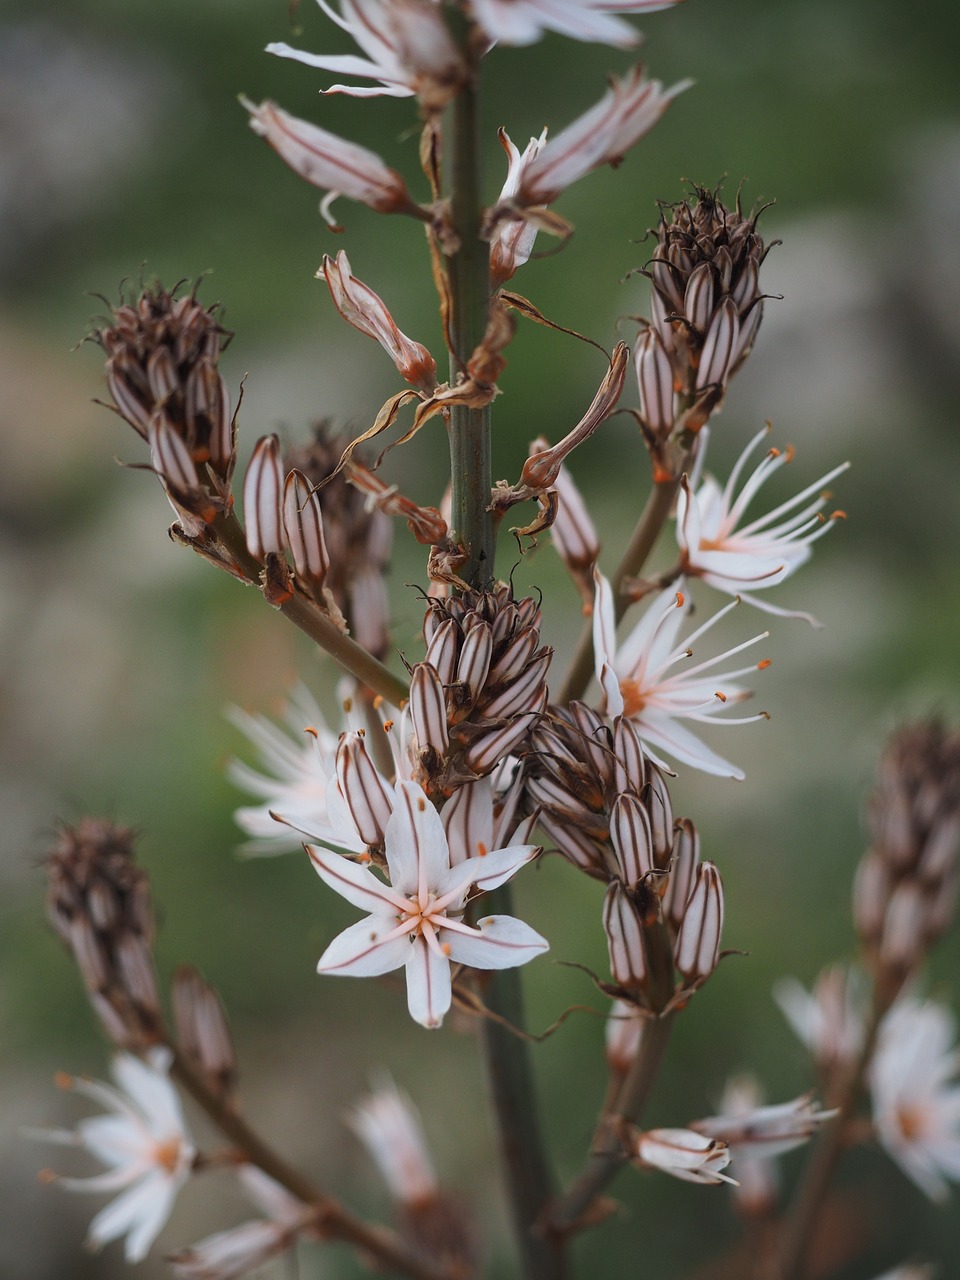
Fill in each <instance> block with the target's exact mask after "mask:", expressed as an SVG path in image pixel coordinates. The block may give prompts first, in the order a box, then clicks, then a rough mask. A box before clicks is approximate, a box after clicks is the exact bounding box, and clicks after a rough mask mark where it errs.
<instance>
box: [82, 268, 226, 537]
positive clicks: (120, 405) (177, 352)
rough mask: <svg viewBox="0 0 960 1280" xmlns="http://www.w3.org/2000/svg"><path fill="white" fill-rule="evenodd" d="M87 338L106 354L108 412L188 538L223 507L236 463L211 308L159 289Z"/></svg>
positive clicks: (222, 334) (220, 340) (219, 330)
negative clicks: (146, 458) (138, 440)
mask: <svg viewBox="0 0 960 1280" xmlns="http://www.w3.org/2000/svg"><path fill="white" fill-rule="evenodd" d="M111 320H112V323H111V324H109V325H108V326H107V327H105V328H102V329H98V330H97V331H96V332H95V333H94V334H93V335H92V336H93V338H94V340H95V341H96V342H98V343H99V344H100V346H101V347H102V348H103V350H104V351H105V352H106V356H107V362H106V372H107V386H108V388H109V390H110V395H111V397H112V399H113V402H114V406H115V408H116V410H117V412H118V413H119V414H120V416H121V417H122V418H124V419H125V420H126V421H127V422H128V423H129V424H130V425H131V426H132V427H133V428H134V430H135V431H136V432H137V433H138V434H139V435H140V436H142V437H143V439H144V440H146V441H147V443H148V444H149V446H150V456H151V461H152V465H153V468H154V470H155V471H156V473H157V475H158V476H159V478H160V481H161V483H162V484H163V486H164V489H165V490H166V493H167V496H168V498H169V499H170V502H171V505H172V506H173V508H174V510H175V511H176V512H177V515H178V517H179V521H180V524H181V525H182V527H183V529H184V530H185V531H186V533H187V535H188V536H190V537H191V538H196V537H200V536H201V535H202V534H203V531H204V528H205V526H206V525H208V524H210V523H211V522H212V521H213V520H214V519H215V518H216V516H217V514H218V513H220V512H222V511H224V510H226V509H227V507H228V506H229V501H230V478H231V476H232V474H233V468H234V465H235V463H236V441H235V425H234V420H233V418H232V417H231V414H230V397H229V394H228V392H227V388H226V384H225V383H224V380H223V378H222V377H221V375H220V373H219V371H218V367H217V366H218V361H219V359H220V354H221V352H222V351H223V348H224V346H225V345H226V342H227V341H228V339H229V336H230V335H229V334H228V332H227V331H226V330H225V329H224V328H223V326H222V324H221V323H220V316H219V313H218V308H217V307H216V306H214V307H210V308H206V307H203V306H201V305H200V303H199V302H198V301H197V298H196V293H195V292H192V293H189V294H186V295H184V296H183V297H177V296H176V290H175V289H174V290H173V291H172V292H168V291H167V290H166V289H164V288H163V287H162V286H161V285H159V284H154V285H150V286H148V287H147V288H146V289H144V290H143V291H142V292H141V294H140V296H139V297H138V298H137V299H136V301H134V302H130V303H123V304H122V305H121V306H119V307H116V308H115V309H114V310H113V315H112V317H111Z"/></svg>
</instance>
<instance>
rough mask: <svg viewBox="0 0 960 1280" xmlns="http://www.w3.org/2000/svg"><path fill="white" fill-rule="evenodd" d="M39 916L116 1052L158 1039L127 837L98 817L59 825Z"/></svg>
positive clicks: (149, 946)
mask: <svg viewBox="0 0 960 1280" xmlns="http://www.w3.org/2000/svg"><path fill="white" fill-rule="evenodd" d="M47 872H48V889H47V914H48V916H49V918H50V922H51V923H52V925H53V927H54V929H55V930H56V932H57V933H58V934H59V935H60V937H61V938H62V939H63V941H64V942H66V943H67V945H68V946H69V947H70V949H71V950H72V951H73V955H74V958H75V960H76V962H77V967H78V968H79V970H80V975H81V977H82V978H83V982H84V986H85V987H86V989H87V993H88V995H89V997H90V1002H91V1004H92V1005H93V1008H94V1010H95V1011H96V1014H97V1016H98V1017H99V1019H100V1021H101V1023H102V1024H103V1028H104V1030H105V1031H106V1033H107V1035H108V1036H109V1037H110V1039H111V1040H113V1041H114V1043H115V1044H117V1045H120V1046H121V1047H124V1048H135V1049H142V1048H144V1047H145V1046H147V1045H150V1044H153V1043H156V1042H157V1041H159V1040H160V1039H162V1038H163V1037H162V1028H163V1015H162V1012H161V1007H160V995H159V992H158V990H157V979H156V971H155V969H154V962H153V938H154V917H153V904H152V900H151V895H150V884H149V881H148V879H147V875H146V873H145V872H144V871H143V869H142V868H141V867H139V866H137V864H136V863H135V862H134V857H133V832H132V831H131V830H130V828H129V827H120V826H115V825H114V824H113V823H111V822H108V821H107V820H106V819H101V818H84V819H82V820H81V821H80V822H79V823H78V824H77V825H76V826H75V827H64V828H63V829H62V830H61V832H60V834H59V837H58V839H57V843H56V844H55V845H54V847H53V849H51V851H50V854H49V856H48V858H47Z"/></svg>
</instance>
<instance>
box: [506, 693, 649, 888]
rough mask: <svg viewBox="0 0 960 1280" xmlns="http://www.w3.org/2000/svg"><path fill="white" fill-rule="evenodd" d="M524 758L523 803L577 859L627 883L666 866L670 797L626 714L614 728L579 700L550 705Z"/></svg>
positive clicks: (588, 869) (596, 871)
mask: <svg viewBox="0 0 960 1280" xmlns="http://www.w3.org/2000/svg"><path fill="white" fill-rule="evenodd" d="M525 760H526V764H527V770H528V776H527V784H526V802H525V803H526V806H527V808H528V809H532V808H534V807H537V808H539V809H540V825H541V826H542V827H543V829H544V831H546V832H547V834H548V835H549V836H550V838H551V839H552V840H553V841H554V843H555V844H556V846H557V848H558V849H559V850H560V852H561V853H562V854H564V855H565V856H566V857H567V858H569V859H570V861H571V862H572V863H574V865H575V866H578V867H580V868H581V869H582V870H583V871H586V872H587V874H588V875H592V876H595V877H596V878H597V879H600V880H604V881H607V880H611V879H618V880H622V881H623V882H624V883H625V884H628V885H630V886H633V885H635V884H636V883H637V882H638V881H639V880H640V879H641V878H642V876H643V875H645V874H646V873H647V872H649V871H652V870H657V871H665V870H666V869H667V868H668V867H669V865H670V854H671V849H672V846H673V838H674V837H673V825H674V824H673V810H672V808H671V805H670V796H669V794H668V792H667V786H666V782H665V781H664V778H663V774H662V773H661V772H660V770H659V769H658V768H657V767H656V765H654V764H652V763H651V762H650V761H649V760H648V759H647V757H646V754H645V753H644V750H643V746H642V744H641V742H640V739H639V737H638V735H637V732H636V729H635V728H634V726H633V724H632V722H631V721H630V720H629V719H627V718H625V717H623V716H618V717H617V718H616V719H615V720H614V722H613V726H612V727H611V726H610V725H608V724H607V723H606V722H605V721H604V719H603V718H602V717H601V716H599V715H598V714H597V713H596V712H595V711H593V710H591V709H590V708H589V707H588V706H586V705H585V704H584V703H582V702H572V703H571V704H570V706H569V708H564V707H550V709H549V712H548V714H547V715H546V716H544V718H543V719H542V720H541V722H540V724H539V725H538V726H537V728H536V729H535V730H534V732H533V735H532V738H531V742H530V750H529V753H528V754H527V755H526V757H525Z"/></svg>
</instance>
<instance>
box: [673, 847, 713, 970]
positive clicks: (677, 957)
mask: <svg viewBox="0 0 960 1280" xmlns="http://www.w3.org/2000/svg"><path fill="white" fill-rule="evenodd" d="M722 931H723V885H722V883H721V881H720V872H719V871H718V870H717V868H716V867H715V866H714V865H713V863H712V862H701V864H700V866H699V867H698V868H697V874H696V879H695V880H694V885H693V889H692V891H691V893H690V897H689V898H688V899H687V905H686V907H685V909H684V913H683V921H682V922H681V925H680V932H679V933H678V934H677V941H676V946H675V948H674V963H675V964H676V966H677V968H678V969H679V971H680V972H681V973H682V974H683V976H684V978H686V980H687V986H689V987H697V986H699V985H700V984H701V983H702V982H705V981H706V979H707V978H709V976H710V974H711V973H713V971H714V969H715V968H716V967H717V962H718V961H719V959H720V935H721V933H722Z"/></svg>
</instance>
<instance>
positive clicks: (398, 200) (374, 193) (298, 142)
mask: <svg viewBox="0 0 960 1280" xmlns="http://www.w3.org/2000/svg"><path fill="white" fill-rule="evenodd" d="M240 101H241V102H242V104H243V106H245V107H246V109H247V110H248V111H249V112H250V127H251V129H253V131H254V133H257V134H259V135H260V137H261V138H263V139H265V141H266V142H268V143H269V144H270V146H271V147H273V149H274V151H276V153H277V155H278V156H280V158H281V159H282V160H284V161H285V162H286V163H287V164H288V165H289V166H290V168H291V169H293V170H294V172H295V173H298V174H299V175H300V177H301V178H304V179H306V181H307V182H310V183H312V184H313V186H315V187H320V188H322V189H324V190H326V192H327V195H326V196H325V197H324V198H323V200H322V201H321V202H320V212H321V214H322V215H323V217H324V218H325V219H326V221H327V222H328V223H329V224H330V225H331V226H336V223H335V222H334V220H333V216H332V214H331V213H330V206H331V204H332V203H333V201H334V200H335V199H336V198H337V197H338V196H346V197H347V198H348V199H349V200H357V201H359V202H360V203H361V204H365V205H368V206H369V207H370V208H371V209H376V210H377V212H378V213H408V214H410V215H411V216H413V217H416V218H427V217H429V216H430V215H429V214H428V213H427V212H426V211H425V210H423V209H421V208H419V206H417V205H415V204H414V203H413V201H412V200H411V199H410V193H409V192H408V191H407V187H406V183H405V182H404V180H403V178H402V177H401V176H400V174H399V173H397V172H396V170H395V169H391V168H390V167H389V166H388V165H387V164H385V163H384V161H383V160H382V159H381V158H380V157H379V156H378V155H376V154H375V153H374V152H373V151H370V150H368V149H367V148H366V147H361V146H359V145H358V144H357V143H355V142H348V141H347V139H346V138H341V137H339V136H338V135H337V134H335V133H330V132H329V131H328V130H327V129H321V128H319V126H318V125H315V124H311V123H310V122H309V121H308V120H301V119H299V118H298V117H297V116H292V115H290V113H289V112H287V111H284V110H283V109H282V108H281V107H278V106H277V105H276V103H274V102H261V103H260V105H259V106H258V105H257V104H256V103H254V102H250V101H248V100H247V99H246V98H241V100H240Z"/></svg>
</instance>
